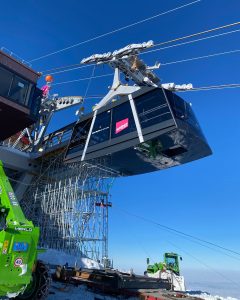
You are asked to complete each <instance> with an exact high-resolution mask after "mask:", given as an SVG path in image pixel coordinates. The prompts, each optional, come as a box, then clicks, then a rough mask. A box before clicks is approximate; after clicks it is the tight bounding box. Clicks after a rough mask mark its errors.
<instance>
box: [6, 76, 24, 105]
mask: <svg viewBox="0 0 240 300" xmlns="http://www.w3.org/2000/svg"><path fill="white" fill-rule="evenodd" d="M28 86H29V83H28V82H27V81H26V80H24V79H22V78H21V77H18V76H14V79H13V83H12V86H11V89H10V93H9V97H10V98H11V99H13V100H16V101H17V102H19V103H21V104H25V98H26V95H27V91H28Z"/></svg>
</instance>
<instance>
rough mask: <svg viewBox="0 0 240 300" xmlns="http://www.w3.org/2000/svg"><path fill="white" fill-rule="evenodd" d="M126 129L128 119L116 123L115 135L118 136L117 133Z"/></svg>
mask: <svg viewBox="0 0 240 300" xmlns="http://www.w3.org/2000/svg"><path fill="white" fill-rule="evenodd" d="M126 128H128V118H126V119H124V120H122V121H119V122H117V123H116V130H115V134H118V133H119V132H121V131H123V130H124V129H126Z"/></svg>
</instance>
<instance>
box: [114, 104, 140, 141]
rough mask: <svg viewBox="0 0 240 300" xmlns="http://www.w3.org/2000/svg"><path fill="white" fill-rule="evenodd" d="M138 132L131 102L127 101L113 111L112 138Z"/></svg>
mask: <svg viewBox="0 0 240 300" xmlns="http://www.w3.org/2000/svg"><path fill="white" fill-rule="evenodd" d="M135 130H136V125H135V121H134V119H133V114H132V109H131V106H130V102H129V101H127V102H125V103H123V104H120V105H119V106H116V107H114V108H113V109H112V130H111V131H112V133H111V136H112V138H115V137H119V136H121V135H123V134H126V133H129V132H132V131H135Z"/></svg>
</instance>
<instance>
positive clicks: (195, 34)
mask: <svg viewBox="0 0 240 300" xmlns="http://www.w3.org/2000/svg"><path fill="white" fill-rule="evenodd" d="M237 25H240V22H235V23H231V24H227V25H223V26H219V27H215V28H211V29H208V30H204V31H200V32H197V33H193V34H190V35H186V36H183V37H179V38H175V39H172V40H168V41H165V42H161V43H157V44H155V45H153V47H152V48H154V47H157V46H160V45H165V44H169V43H172V42H174V41H179V40H184V39H187V38H191V37H194V36H199V35H202V34H206V33H210V32H213V31H217V30H221V29H225V28H229V27H233V26H237ZM145 53H146V52H145ZM147 53H150V52H149V51H148V52H147ZM80 65H81V64H80V63H79V64H74V65H66V66H62V67H57V68H52V69H48V70H45V71H42V73H49V72H51V71H55V70H56V71H58V70H61V69H67V68H72V67H74V68H72V69H69V71H71V70H75V69H78V68H79V69H80V68H83V67H88V66H91V65H86V66H81V67H79V66H80ZM75 67H76V68H75ZM59 73H62V72H61V71H60V72H59ZM52 74H58V72H56V73H52Z"/></svg>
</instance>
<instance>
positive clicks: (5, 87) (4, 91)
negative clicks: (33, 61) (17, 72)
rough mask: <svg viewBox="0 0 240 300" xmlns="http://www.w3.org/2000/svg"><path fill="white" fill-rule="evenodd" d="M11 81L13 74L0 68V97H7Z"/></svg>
mask: <svg viewBox="0 0 240 300" xmlns="http://www.w3.org/2000/svg"><path fill="white" fill-rule="evenodd" d="M12 80H13V74H12V73H11V72H9V71H7V70H5V69H3V68H1V67H0V82H1V84H0V95H1V96H3V97H8V93H9V90H10V86H11V83H12Z"/></svg>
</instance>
